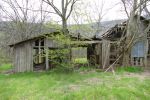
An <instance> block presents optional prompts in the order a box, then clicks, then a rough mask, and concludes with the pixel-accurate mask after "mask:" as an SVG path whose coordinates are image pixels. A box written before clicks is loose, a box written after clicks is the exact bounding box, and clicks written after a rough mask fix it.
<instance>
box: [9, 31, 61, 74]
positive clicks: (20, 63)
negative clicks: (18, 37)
mask: <svg viewBox="0 0 150 100" xmlns="http://www.w3.org/2000/svg"><path fill="white" fill-rule="evenodd" d="M54 33H55V32H54ZM56 33H57V32H56ZM9 46H10V47H12V48H13V53H14V54H13V56H14V58H13V65H14V71H15V72H25V71H33V70H36V69H38V68H40V69H41V68H42V69H49V68H50V67H49V64H50V62H49V60H48V59H49V58H48V52H46V50H49V49H57V48H58V47H59V45H58V43H57V42H56V41H54V40H52V39H49V38H46V36H45V35H39V36H35V37H31V38H28V39H26V40H23V41H20V42H16V43H14V44H11V45H9Z"/></svg>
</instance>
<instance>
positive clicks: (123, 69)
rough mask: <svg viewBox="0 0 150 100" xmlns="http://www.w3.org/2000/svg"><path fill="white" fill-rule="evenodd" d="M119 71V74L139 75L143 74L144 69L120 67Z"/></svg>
mask: <svg viewBox="0 0 150 100" xmlns="http://www.w3.org/2000/svg"><path fill="white" fill-rule="evenodd" d="M117 71H118V72H134V73H139V72H143V68H141V67H136V66H130V67H119V68H117Z"/></svg>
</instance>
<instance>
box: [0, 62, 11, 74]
mask: <svg viewBox="0 0 150 100" xmlns="http://www.w3.org/2000/svg"><path fill="white" fill-rule="evenodd" d="M11 68H12V65H11V64H3V65H1V66H0V72H3V71H7V70H9V69H11Z"/></svg>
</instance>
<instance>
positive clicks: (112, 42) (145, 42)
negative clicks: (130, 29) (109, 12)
mask: <svg viewBox="0 0 150 100" xmlns="http://www.w3.org/2000/svg"><path fill="white" fill-rule="evenodd" d="M135 18H137V17H136V16H135ZM140 20H141V22H140V27H139V28H140V29H139V30H140V34H138V35H139V36H140V35H141V37H139V38H138V39H137V40H136V41H135V43H133V45H132V47H131V53H130V61H129V62H130V64H131V65H132V66H145V67H147V66H150V65H149V63H148V62H150V31H149V32H148V33H147V35H145V36H144V37H142V34H143V33H144V30H145V29H146V28H147V26H148V25H149V24H150V23H149V21H150V20H149V19H146V18H144V17H142V16H141V18H140ZM127 21H128V20H127ZM127 21H124V22H123V23H120V24H117V25H115V26H114V27H112V28H110V29H109V30H108V31H107V32H105V33H104V34H103V35H102V38H103V43H106V45H107V47H104V48H103V49H104V50H106V52H107V53H106V54H107V55H106V56H107V59H108V60H107V62H106V64H108V65H110V64H112V63H113V62H114V61H115V60H116V59H117V58H118V57H119V55H120V53H121V51H120V50H119V49H121V48H122V46H123V45H120V47H117V45H118V43H120V41H121V40H120V39H121V38H123V37H124V35H125V34H126V27H127ZM117 64H119V65H121V63H120V62H118V63H117ZM104 66H105V65H104Z"/></svg>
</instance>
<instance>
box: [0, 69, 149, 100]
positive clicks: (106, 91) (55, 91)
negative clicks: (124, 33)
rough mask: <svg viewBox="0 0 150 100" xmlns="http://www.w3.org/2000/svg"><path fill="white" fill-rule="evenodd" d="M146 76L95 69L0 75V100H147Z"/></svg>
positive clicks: (130, 70) (144, 74)
mask: <svg viewBox="0 0 150 100" xmlns="http://www.w3.org/2000/svg"><path fill="white" fill-rule="evenodd" d="M149 98H150V72H149V71H147V70H146V71H143V72H142V71H140V70H135V69H129V70H128V69H123V70H122V69H121V70H118V71H116V74H115V75H113V74H112V73H111V72H108V73H104V72H101V71H99V70H95V69H84V68H81V69H80V70H76V71H74V72H68V73H66V72H64V71H58V70H52V71H48V72H28V73H18V74H4V73H1V74H0V100H149Z"/></svg>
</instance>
